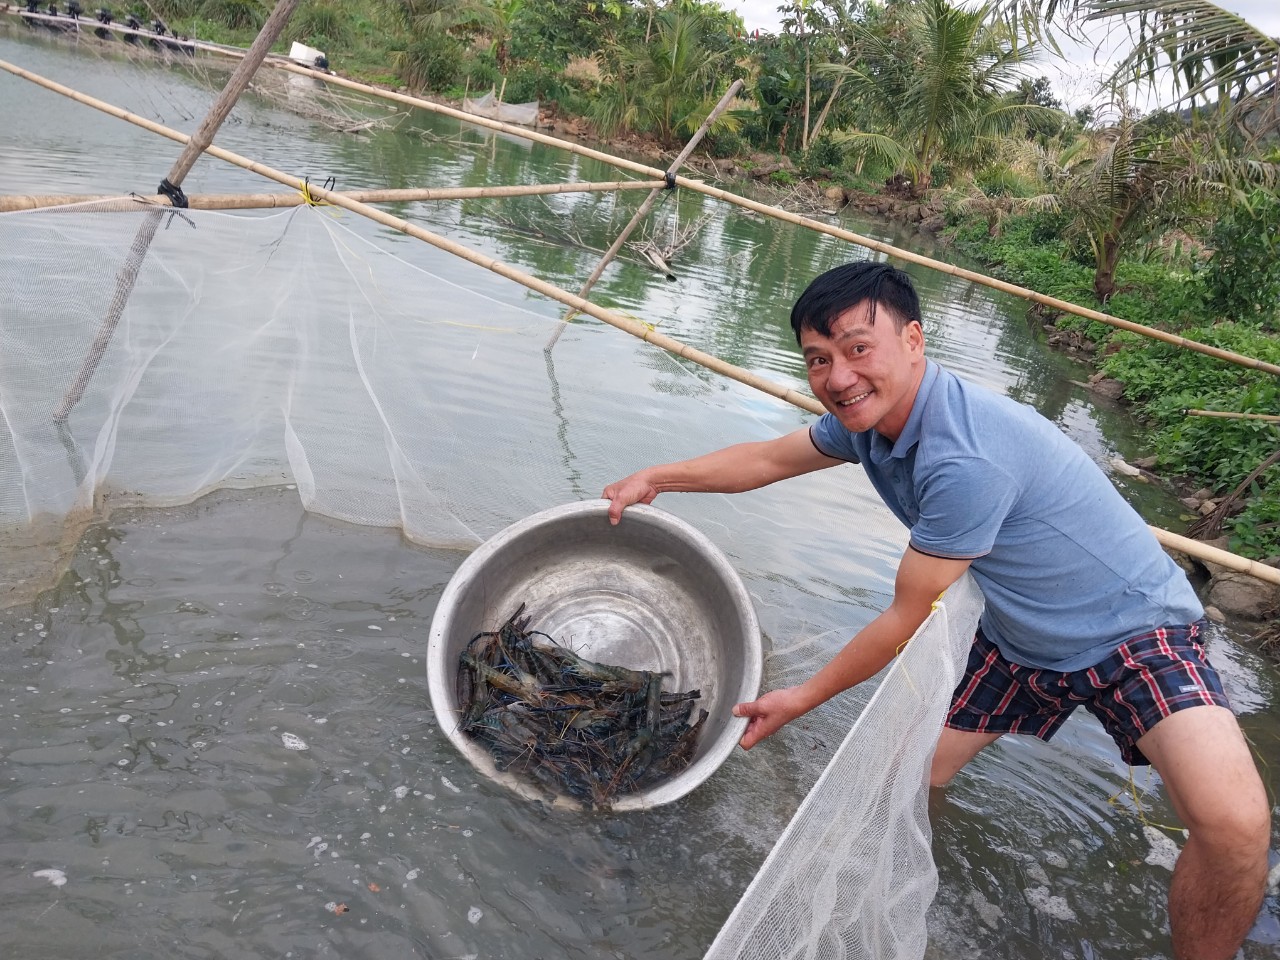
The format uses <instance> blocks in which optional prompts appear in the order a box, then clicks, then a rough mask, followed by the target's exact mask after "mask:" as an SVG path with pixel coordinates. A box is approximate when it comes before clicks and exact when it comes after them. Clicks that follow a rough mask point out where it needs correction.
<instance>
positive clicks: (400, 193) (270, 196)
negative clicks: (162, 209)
mask: <svg viewBox="0 0 1280 960" xmlns="http://www.w3.org/2000/svg"><path fill="white" fill-rule="evenodd" d="M665 186H666V183H665V181H662V180H604V181H599V182H594V183H530V184H510V185H504V186H493V187H444V188H439V189H437V188H418V187H410V188H407V189H399V190H343V191H340V192H341V193H342V195H343V196H346V197H350V198H351V199H353V200H359V201H360V202H361V203H404V202H412V201H426V200H469V199H473V198H481V199H484V198H493V197H528V196H537V195H541V194H556V193H604V192H607V191H610V190H653V189H657V188H661V187H665ZM104 200H136V201H138V202H139V203H155V202H161V203H164V204H165V205H168V201H156V200H155V199H154V198H152V197H142V196H138V195H136V194H133V195H130V196H120V195H117V194H103V195H89V194H44V195H34V194H33V195H17V194H13V195H9V196H0V213H13V212H16V211H19V210H40V209H43V208H45V207H62V206H69V205H71V204H76V203H94V202H100V201H104ZM306 202H307V199H306V197H304V196H303V195H302V194H301V193H210V194H204V195H202V196H190V195H188V197H187V203H188V205H189V206H190V208H191V209H192V210H258V209H274V208H277V207H300V206H302V205H303V204H305V203H306ZM123 209H128V208H127V207H126V208H123Z"/></svg>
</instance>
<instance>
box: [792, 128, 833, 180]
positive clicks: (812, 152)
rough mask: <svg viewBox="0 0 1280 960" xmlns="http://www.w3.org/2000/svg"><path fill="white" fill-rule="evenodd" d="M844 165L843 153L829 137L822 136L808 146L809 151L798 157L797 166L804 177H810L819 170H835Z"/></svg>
mask: <svg viewBox="0 0 1280 960" xmlns="http://www.w3.org/2000/svg"><path fill="white" fill-rule="evenodd" d="M842 163H844V151H843V150H842V149H840V147H839V145H838V144H836V143H835V141H833V140H832V139H831V138H830V137H826V136H822V137H818V139H816V140H814V141H813V143H811V144H809V149H808V150H806V151H805V152H804V153H802V154H801V155H800V160H799V162H798V163H797V166H798V167H799V168H800V172H801V173H803V174H804V175H805V176H806V177H812V176H814V175H816V174H817V173H818V172H819V171H821V170H835V169H838V168H839V167H840V165H841V164H842Z"/></svg>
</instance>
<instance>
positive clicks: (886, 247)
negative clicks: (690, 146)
mask: <svg viewBox="0 0 1280 960" xmlns="http://www.w3.org/2000/svg"><path fill="white" fill-rule="evenodd" d="M268 63H269V65H270V66H274V67H278V68H279V69H281V70H286V71H288V72H290V73H297V74H299V75H301V76H307V77H315V78H317V79H319V80H323V81H325V82H326V83H332V84H334V85H336V86H340V87H345V88H347V89H350V90H359V91H361V92H363V93H367V94H370V95H371V96H376V97H382V98H384V99H387V100H394V101H396V102H398V103H403V104H407V105H408V106H411V107H418V108H420V109H422V110H429V111H431V112H432V113H438V114H440V115H442V116H446V117H453V118H455V119H458V120H464V121H466V122H467V123H471V124H475V125H476V126H483V127H489V128H490V129H493V130H499V131H502V132H503V133H508V134H511V135H512V136H515V137H521V138H523V139H525V140H531V141H533V142H534V143H541V144H545V145H547V146H551V147H556V148H558V149H561V150H567V151H568V152H570V153H574V154H577V155H578V156H583V157H589V158H591V159H593V160H599V161H601V162H602V163H607V164H610V165H612V166H614V167H618V168H619V169H622V170H629V171H631V172H632V173H638V174H641V175H643V176H647V177H661V176H663V171H661V170H658V169H657V168H655V167H651V166H649V165H648V164H643V163H637V162H635V161H633V160H627V159H625V158H623V157H615V156H613V155H612V154H608V153H604V152H603V151H600V150H593V149H591V148H590V147H584V146H582V145H581V144H577V143H572V142H570V141H568V140H560V139H558V138H556V137H552V136H548V135H547V134H545V133H539V132H538V131H536V130H529V129H527V128H525V127H520V126H516V125H514V124H510V123H503V122H501V121H499V120H490V119H489V118H488V117H481V116H477V115H476V114H473V113H466V112H464V111H462V110H456V109H454V108H453V107H447V106H444V105H443V104H439V103H432V102H431V101H430V100H423V99H421V98H420V97H413V96H409V95H408V94H404V93H398V92H396V91H393V90H383V89H381V88H379V87H372V86H369V85H368V84H364V83H358V82H357V81H355V80H348V79H347V78H345V77H339V76H336V75H329V74H324V73H319V72H317V71H315V70H308V69H307V68H306V67H300V66H298V65H297V64H293V63H287V62H283V61H279V60H272V61H269V62H268ZM676 185H677V186H679V187H684V188H686V189H688V190H691V191H693V192H695V193H701V194H704V195H706V196H708V197H713V198H715V199H717V200H723V201H724V202H725V203H730V204H733V205H734V206H737V207H742V208H743V209H746V210H751V211H753V212H755V213H759V214H761V215H762V216H766V217H772V218H773V219H775V220H782V221H784V222H786V223H794V224H796V225H797V226H802V227H806V228H807V229H809V230H814V231H816V232H818V233H824V234H826V235H827V236H831V237H835V238H837V239H839V240H844V241H846V242H848V243H853V244H856V245H858V246H860V247H866V248H867V249H868V250H874V251H876V252H877V253H883V254H884V255H885V256H889V257H896V258H897V259H899V260H905V261H906V262H907V263H913V264H916V265H917V266H921V267H927V268H929V269H931V270H937V271H939V272H941V273H946V274H950V275H951V276H954V277H959V278H960V279H962V280H967V281H969V282H970V283H976V284H978V285H979V286H983V287H989V288H991V289H993V290H999V291H1000V292H1001V293H1008V294H1011V295H1012V296H1015V297H1020V298H1022V299H1023V300H1029V301H1031V302H1032V303H1038V304H1040V305H1041V306H1044V307H1049V308H1051V309H1054V310H1058V311H1061V312H1062V313H1070V314H1073V315H1075V316H1077V317H1084V318H1085V319H1087V320H1096V321H1097V322H1098V323H1103V324H1106V325H1107V326H1111V327H1117V328H1118V329H1121V330H1128V331H1130V332H1131V333H1136V334H1139V335H1141V336H1144V337H1149V338H1151V339H1153V340H1160V341H1163V342H1165V343H1169V344H1172V345H1174V346H1177V347H1182V348H1184V349H1187V350H1193V351H1195V352H1196V353H1203V354H1205V355H1206V356H1210V357H1215V358H1217V359H1219V360H1224V361H1226V362H1228V363H1233V364H1236V365H1237V366H1242V367H1249V368H1250V369H1254V370H1261V371H1263V372H1265V373H1270V374H1272V375H1273V376H1280V366H1277V365H1276V364H1273V363H1267V362H1266V361H1263V360H1258V359H1257V358H1255V357H1246V356H1244V355H1242V354H1239V353H1233V352H1231V351H1230V350H1222V349H1220V348H1218V347H1212V346H1209V345H1208V344H1204V343H1200V342H1199V341H1197V340H1189V339H1187V338H1186V337H1181V336H1178V335H1177V334H1172V333H1167V332H1165V331H1164V330H1157V329H1156V328H1154V327H1147V326H1143V325H1142V324H1140V323H1134V322H1132V321H1131V320H1123V319H1121V318H1120V317H1116V316H1112V315H1111V314H1109V313H1103V312H1102V311H1100V310H1093V309H1090V308H1088V307H1082V306H1079V305H1078V304H1074V303H1070V302H1069V301H1067V300H1059V299H1058V298H1057V297H1050V296H1048V295H1046V294H1043V293H1037V292H1036V291H1035V290H1031V289H1028V288H1027V287H1020V286H1018V285H1017V284H1013V283H1007V282H1006V281H1004V280H997V279H996V278H995V277H989V276H987V275H986V274H984V273H977V272H976V271H973V270H966V269H964V268H963V267H957V266H955V265H954V264H950V263H946V262H944V261H942V260H935V259H933V258H932V257H926V256H924V255H923V254H919V253H913V252H912V251H910V250H904V249H902V248H901V247H895V246H893V245H892V244H889V243H884V242H883V241H880V240H876V239H873V238H872V237H864V236H862V235H861V234H857V233H854V232H852V231H850V230H845V229H843V228H841V227H835V226H832V225H831V224H828V223H823V222H821V221H819V220H811V219H810V218H808V217H803V216H800V215H799V214H797V213H792V212H791V211H789V210H781V209H779V208H777V207H773V206H770V205H769V204H767V203H760V202H759V201H756V200H750V199H748V198H746V197H741V196H738V195H737V194H735V193H730V192H729V191H727V190H721V189H720V188H718V187H712V186H710V185H708V184H705V183H703V182H701V181H700V180H690V179H689V178H687V177H681V176H677V177H676Z"/></svg>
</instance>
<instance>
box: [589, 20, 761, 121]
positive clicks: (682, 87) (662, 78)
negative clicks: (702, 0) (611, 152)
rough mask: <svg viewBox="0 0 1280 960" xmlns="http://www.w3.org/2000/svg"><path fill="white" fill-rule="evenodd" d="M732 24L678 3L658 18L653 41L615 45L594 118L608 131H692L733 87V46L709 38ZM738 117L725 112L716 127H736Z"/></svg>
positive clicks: (654, 24) (655, 21)
mask: <svg viewBox="0 0 1280 960" xmlns="http://www.w3.org/2000/svg"><path fill="white" fill-rule="evenodd" d="M722 29H727V27H726V24H725V23H722V22H717V21H716V20H715V19H713V18H712V17H709V16H708V15H707V12H706V10H705V9H704V8H703V7H702V6H701V5H695V4H688V5H673V6H670V7H668V8H666V9H665V10H662V11H661V12H660V13H658V15H657V16H656V17H654V21H653V32H652V34H651V35H650V39H649V42H648V43H645V44H641V45H637V46H630V47H622V46H617V47H615V48H614V50H613V51H612V52H613V58H612V59H613V60H614V63H613V65H612V67H611V68H610V69H609V73H610V74H611V76H610V82H608V83H606V84H604V85H603V86H602V88H601V96H600V98H599V99H598V100H596V101H595V103H594V104H593V106H592V119H593V120H595V122H596V123H597V124H598V125H599V126H600V128H601V129H602V130H603V131H604V132H605V133H606V134H609V133H613V132H614V131H617V130H623V129H632V130H652V131H653V132H654V133H655V134H656V135H657V136H658V137H659V138H660V139H662V140H664V141H666V142H673V141H674V140H675V139H676V136H677V134H686V135H687V134H689V133H692V132H693V131H694V130H695V129H697V127H698V126H699V125H700V124H701V123H702V121H703V120H704V119H705V118H706V116H707V114H709V113H710V112H711V109H712V108H713V107H714V106H715V104H716V100H717V99H718V98H719V91H720V89H721V88H722V87H723V86H727V81H725V76H726V68H727V67H728V66H729V65H730V64H731V63H732V60H731V59H730V56H729V50H728V49H727V48H722V49H720V50H718V51H717V50H715V49H714V48H713V46H712V45H711V44H710V43H709V42H708V41H709V40H710V39H711V34H712V33H713V32H714V31H717V30H722ZM736 123H737V121H736V120H735V119H734V118H733V117H731V116H728V115H721V117H720V118H719V119H718V120H717V123H716V126H715V127H713V129H730V128H732V127H733V126H734V125H736Z"/></svg>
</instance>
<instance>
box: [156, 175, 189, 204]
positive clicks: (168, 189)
mask: <svg viewBox="0 0 1280 960" xmlns="http://www.w3.org/2000/svg"><path fill="white" fill-rule="evenodd" d="M156 192H157V193H162V194H164V195H165V196H166V197H168V198H169V202H170V203H171V204H173V206H175V207H179V208H180V209H183V210H185V209H187V207H188V203H187V195H186V194H185V193H183V192H182V188H181V187H179V186H177V185H176V184H172V183H170V182H169V178H168V177H165V178H164V179H163V180H161V181H160V186H159V187H158V188H157V191H156Z"/></svg>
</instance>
